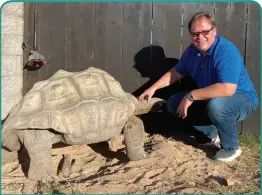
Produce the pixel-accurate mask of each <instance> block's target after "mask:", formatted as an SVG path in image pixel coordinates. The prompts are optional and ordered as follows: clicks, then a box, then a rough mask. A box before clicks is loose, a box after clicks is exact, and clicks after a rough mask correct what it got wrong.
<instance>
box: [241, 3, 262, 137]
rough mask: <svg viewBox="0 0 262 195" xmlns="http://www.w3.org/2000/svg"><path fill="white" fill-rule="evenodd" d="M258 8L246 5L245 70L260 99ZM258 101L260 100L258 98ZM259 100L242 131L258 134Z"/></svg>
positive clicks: (255, 5) (259, 23) (254, 5)
mask: <svg viewBox="0 0 262 195" xmlns="http://www.w3.org/2000/svg"><path fill="white" fill-rule="evenodd" d="M260 25H261V19H260V7H259V6H258V5H257V4H256V3H248V22H247V42H246V61H245V62H246V68H247V71H248V73H249V75H250V78H251V80H252V82H253V84H254V87H255V89H256V90H257V93H258V97H260V93H261V92H260V78H261V75H260V54H261V49H260V41H261V40H260V33H261V32H260V29H261V27H260ZM259 99H260V98H259ZM259 107H260V100H259V106H258V108H257V110H256V111H255V113H254V114H253V116H251V117H250V118H249V119H246V120H244V121H243V131H245V132H251V133H254V134H257V135H259V134H260V121H261V120H260V108H259Z"/></svg>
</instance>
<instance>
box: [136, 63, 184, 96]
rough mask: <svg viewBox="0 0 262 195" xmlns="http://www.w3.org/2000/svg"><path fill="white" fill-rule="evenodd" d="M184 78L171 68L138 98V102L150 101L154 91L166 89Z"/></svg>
mask: <svg viewBox="0 0 262 195" xmlns="http://www.w3.org/2000/svg"><path fill="white" fill-rule="evenodd" d="M183 77H184V76H183V75H180V74H179V73H177V71H176V69H175V67H173V68H171V69H170V70H169V71H168V72H167V73H166V74H164V75H163V76H162V77H161V78H160V79H159V80H158V81H157V82H155V83H154V84H153V85H152V86H151V87H150V88H148V89H147V90H146V91H144V93H142V94H141V95H140V96H139V98H138V99H139V100H140V101H141V100H144V99H147V100H150V98H151V97H152V96H153V95H154V93H155V91H156V90H158V89H161V88H164V87H167V86H169V85H171V84H173V83H175V82H177V81H178V80H180V79H182V78H183Z"/></svg>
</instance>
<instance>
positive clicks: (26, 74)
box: [22, 3, 38, 96]
mask: <svg viewBox="0 0 262 195" xmlns="http://www.w3.org/2000/svg"><path fill="white" fill-rule="evenodd" d="M24 10H25V11H24V42H25V44H26V45H27V46H29V47H31V48H33V46H34V24H35V22H34V18H35V12H36V3H24ZM28 57H29V54H28V53H25V52H24V54H23V63H24V64H25V63H26V62H27V60H28ZM37 80H38V70H37V71H28V70H27V69H24V71H23V93H22V95H23V96H24V95H25V94H26V93H27V92H28V91H29V90H30V89H31V88H32V87H33V84H34V83H35V82H36V81H37Z"/></svg>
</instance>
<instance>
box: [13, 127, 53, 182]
mask: <svg viewBox="0 0 262 195" xmlns="http://www.w3.org/2000/svg"><path fill="white" fill-rule="evenodd" d="M18 135H19V138H20V140H21V142H22V143H23V144H24V146H25V148H26V149H27V151H28V154H29V157H30V166H29V171H28V178H29V179H30V180H34V181H42V182H49V181H53V180H54V177H55V172H54V169H53V166H52V159H51V157H52V153H51V148H52V138H53V134H52V133H51V132H49V131H47V130H23V131H19V133H18Z"/></svg>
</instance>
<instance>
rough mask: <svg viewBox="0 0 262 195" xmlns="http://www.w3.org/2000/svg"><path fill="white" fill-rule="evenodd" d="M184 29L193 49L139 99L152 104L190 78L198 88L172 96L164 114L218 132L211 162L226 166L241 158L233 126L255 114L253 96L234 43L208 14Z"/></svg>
mask: <svg viewBox="0 0 262 195" xmlns="http://www.w3.org/2000/svg"><path fill="white" fill-rule="evenodd" d="M188 30H189V33H190V35H191V39H192V44H191V45H190V46H189V47H188V48H187V49H186V50H185V51H184V53H183V55H182V56H181V59H180V61H179V62H178V63H177V64H176V66H174V67H173V68H172V69H171V70H170V71H168V72H167V73H166V74H165V75H163V76H162V77H161V78H160V79H159V80H158V81H157V82H155V83H154V84H153V85H152V86H151V87H150V88H148V89H147V90H145V91H144V92H143V93H142V94H141V95H140V96H139V98H138V99H139V100H140V101H141V100H144V99H150V98H151V97H152V96H153V95H154V93H155V91H156V90H158V89H160V88H163V87H166V86H168V85H171V84H173V83H175V82H176V81H178V80H180V79H182V78H183V77H184V76H186V75H190V76H192V78H193V79H194V81H195V82H196V84H197V89H195V90H192V91H187V92H184V93H178V94H176V95H174V96H171V97H170V98H169V99H168V102H167V109H168V111H169V112H170V113H171V114H173V115H178V117H180V118H182V119H186V120H188V121H190V122H192V124H193V125H198V126H202V127H203V128H205V130H207V129H209V130H214V129H217V131H218V135H219V138H220V141H221V148H220V149H219V151H218V152H217V153H216V155H215V159H217V160H221V161H225V162H229V161H232V160H234V159H235V158H237V157H238V156H240V154H241V149H240V147H239V141H238V132H237V121H241V120H244V119H246V118H247V117H249V116H251V115H252V113H253V112H254V111H255V110H256V108H257V106H258V97H257V93H256V91H255V89H254V86H253V84H252V82H251V80H250V78H249V76H248V73H247V70H246V68H245V66H244V62H243V59H242V56H241V54H240V53H239V51H238V49H237V48H236V46H235V45H234V44H233V43H232V42H230V41H228V40H226V39H225V38H223V37H221V36H218V35H217V29H216V25H215V22H214V18H213V17H212V16H211V15H210V14H209V13H204V12H199V13H196V14H195V15H194V16H193V17H192V18H191V20H190V21H189V23H188ZM214 127H215V128H214ZM207 144H209V143H207Z"/></svg>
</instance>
